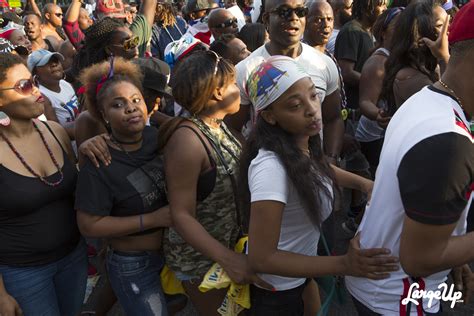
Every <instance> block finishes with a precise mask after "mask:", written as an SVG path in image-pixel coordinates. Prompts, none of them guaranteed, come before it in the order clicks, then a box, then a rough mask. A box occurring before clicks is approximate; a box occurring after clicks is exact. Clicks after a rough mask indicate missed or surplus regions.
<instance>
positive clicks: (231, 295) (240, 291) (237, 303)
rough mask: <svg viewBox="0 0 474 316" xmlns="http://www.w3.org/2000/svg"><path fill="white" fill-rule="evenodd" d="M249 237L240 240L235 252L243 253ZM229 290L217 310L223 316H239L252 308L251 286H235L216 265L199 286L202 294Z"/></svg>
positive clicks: (215, 264) (216, 264)
mask: <svg viewBox="0 0 474 316" xmlns="http://www.w3.org/2000/svg"><path fill="white" fill-rule="evenodd" d="M247 240H248V237H247V236H246V237H242V238H240V239H239V241H238V242H237V244H236V245H235V247H234V250H235V251H236V252H239V253H243V252H244V250H245V245H246V243H247ZM227 287H228V288H229V289H228V290H227V294H226V296H225V298H224V301H223V302H222V304H221V306H220V307H219V309H218V310H217V311H218V312H219V314H221V315H222V316H237V315H238V314H239V313H240V312H241V311H242V310H243V309H244V308H247V309H249V308H250V286H249V285H248V284H245V285H241V284H235V283H234V282H232V280H231V279H230V278H229V276H228V275H227V273H226V272H225V271H224V269H223V268H222V267H221V266H220V265H219V264H218V263H214V264H213V265H212V267H211V268H210V269H209V271H207V273H206V275H205V276H204V279H203V281H202V282H201V284H200V285H199V290H200V291H201V292H207V291H209V290H210V289H222V288H227Z"/></svg>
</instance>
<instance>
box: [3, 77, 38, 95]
mask: <svg viewBox="0 0 474 316" xmlns="http://www.w3.org/2000/svg"><path fill="white" fill-rule="evenodd" d="M33 87H36V84H35V82H34V81H33V78H30V79H21V80H19V81H18V82H17V83H15V85H14V86H13V87H11V88H2V89H0V91H5V90H15V91H16V92H18V93H19V94H21V95H30V94H31V93H32V92H33Z"/></svg>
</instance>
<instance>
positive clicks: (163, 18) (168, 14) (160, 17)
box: [155, 2, 176, 27]
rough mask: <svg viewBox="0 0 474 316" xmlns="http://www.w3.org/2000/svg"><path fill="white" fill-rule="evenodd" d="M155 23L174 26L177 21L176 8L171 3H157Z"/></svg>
mask: <svg viewBox="0 0 474 316" xmlns="http://www.w3.org/2000/svg"><path fill="white" fill-rule="evenodd" d="M155 23H161V26H162V27H168V26H172V25H173V24H175V23H176V17H175V14H174V8H173V5H172V4H171V3H167V2H163V3H161V2H160V3H157V5H156V10H155Z"/></svg>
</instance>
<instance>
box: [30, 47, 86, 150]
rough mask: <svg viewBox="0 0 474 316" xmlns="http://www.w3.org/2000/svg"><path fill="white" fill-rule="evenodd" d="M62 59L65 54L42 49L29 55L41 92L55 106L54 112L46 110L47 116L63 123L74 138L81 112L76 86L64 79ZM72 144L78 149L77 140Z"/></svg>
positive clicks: (72, 138)
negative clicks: (75, 126)
mask: <svg viewBox="0 0 474 316" xmlns="http://www.w3.org/2000/svg"><path fill="white" fill-rule="evenodd" d="M62 61H64V57H63V55H61V54H59V53H51V52H50V51H47V50H45V49H40V50H36V51H34V52H33V53H31V54H30V56H29V57H28V68H29V69H30V71H31V73H32V74H33V78H34V80H35V81H36V83H37V84H38V86H39V90H40V92H41V93H42V94H43V96H45V97H46V98H48V100H49V102H51V105H52V107H53V110H54V111H53V112H52V113H48V112H45V115H46V118H47V119H48V120H51V121H56V122H58V123H59V124H61V125H62V126H63V127H64V129H65V130H66V132H67V133H68V135H69V138H70V139H71V140H74V138H75V134H74V122H75V120H76V116H77V115H78V114H79V101H78V99H77V96H76V93H75V91H74V88H73V87H72V86H71V84H70V83H68V82H67V81H66V80H64V78H65V74H64V70H63V66H62V63H61V62H62ZM72 144H73V148H74V149H75V150H76V143H75V141H73V143H72Z"/></svg>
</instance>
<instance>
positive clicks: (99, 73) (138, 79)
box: [79, 57, 143, 121]
mask: <svg viewBox="0 0 474 316" xmlns="http://www.w3.org/2000/svg"><path fill="white" fill-rule="evenodd" d="M110 65H111V63H110V62H109V61H104V62H102V63H100V64H96V65H93V66H91V67H89V68H86V69H84V70H83V71H82V72H81V75H80V76H79V81H80V82H81V83H82V85H83V86H84V87H85V92H84V96H85V101H86V107H87V110H88V111H89V112H90V113H91V115H92V116H94V117H95V118H97V119H99V120H100V121H102V115H101V111H102V110H103V108H102V100H103V98H104V96H106V91H108V90H110V88H111V87H112V86H113V85H115V84H116V83H119V82H124V81H125V82H129V83H131V84H133V85H134V86H136V87H137V88H138V90H140V92H141V93H142V94H143V88H142V84H141V83H142V81H143V74H142V72H141V71H140V67H139V66H138V65H136V64H134V63H132V62H130V61H127V60H125V59H123V58H120V57H116V58H114V61H113V67H114V69H113V77H112V78H110V79H107V81H105V83H104V84H103V86H102V87H101V88H100V90H99V92H98V93H96V91H97V85H98V84H99V81H100V80H101V79H102V78H104V77H106V76H107V75H108V73H109V71H110Z"/></svg>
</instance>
